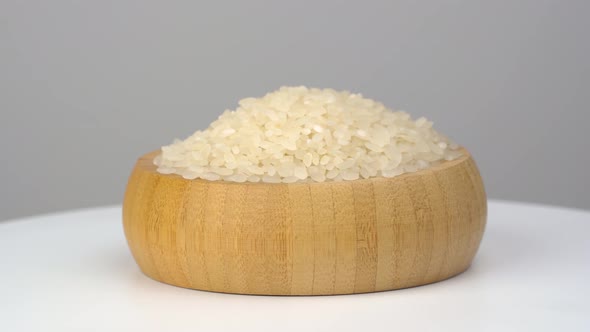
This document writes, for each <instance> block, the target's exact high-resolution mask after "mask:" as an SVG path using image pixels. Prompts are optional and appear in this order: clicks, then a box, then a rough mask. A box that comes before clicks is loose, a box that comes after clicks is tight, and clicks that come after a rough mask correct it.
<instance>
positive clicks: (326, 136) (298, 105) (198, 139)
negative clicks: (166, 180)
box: [154, 87, 461, 183]
mask: <svg viewBox="0 0 590 332" xmlns="http://www.w3.org/2000/svg"><path fill="white" fill-rule="evenodd" d="M459 156H461V152H460V150H459V149H458V147H457V145H455V144H454V143H452V142H451V141H450V140H449V139H448V138H446V137H444V136H443V135H441V134H439V133H437V132H436V131H435V130H434V129H433V128H432V122H430V121H428V120H426V119H425V118H419V119H417V120H416V121H414V120H412V119H411V118H410V116H409V115H408V114H407V113H405V112H401V111H398V112H394V111H392V110H390V109H387V108H386V107H385V106H384V105H383V104H381V103H379V102H376V101H374V100H371V99H367V98H363V97H362V96H361V95H360V94H351V93H349V92H347V91H335V90H332V89H309V88H306V87H282V88H280V89H279V90H277V91H274V92H271V93H269V94H267V95H266V96H264V97H262V98H246V99H242V100H240V102H239V107H238V108H237V109H236V110H234V111H229V110H228V111H225V112H224V113H223V114H222V115H221V116H220V117H219V118H218V119H217V120H216V121H215V122H213V123H212V124H211V125H210V126H209V128H207V129H205V130H203V131H197V132H196V133H194V134H193V135H192V136H190V137H189V138H187V139H185V140H184V141H180V140H176V141H175V142H174V143H173V144H171V145H168V146H164V147H162V153H161V154H160V155H159V156H157V157H156V158H155V159H154V164H155V165H157V166H158V172H160V173H163V174H178V175H181V176H182V177H184V178H186V179H196V178H201V179H205V180H210V181H216V180H224V181H232V182H246V181H248V182H260V181H262V182H270V183H279V182H284V183H293V182H306V181H315V182H323V181H341V180H356V179H359V178H364V179H366V178H371V177H387V178H390V177H394V176H397V175H400V174H403V173H407V172H416V171H417V170H420V169H425V168H428V167H430V166H431V165H433V164H436V163H440V162H442V161H444V160H452V159H456V158H458V157H459Z"/></svg>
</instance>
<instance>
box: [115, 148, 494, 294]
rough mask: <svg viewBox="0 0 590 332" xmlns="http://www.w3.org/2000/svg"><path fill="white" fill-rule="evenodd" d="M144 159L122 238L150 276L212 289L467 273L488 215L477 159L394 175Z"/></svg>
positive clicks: (418, 280)
mask: <svg viewBox="0 0 590 332" xmlns="http://www.w3.org/2000/svg"><path fill="white" fill-rule="evenodd" d="M157 153H158V152H152V153H149V154H147V155H145V156H143V157H141V158H140V159H139V160H138V162H137V164H136V166H135V169H134V170H133V172H132V174H131V176H130V179H129V183H128V186H127V192H126V194H125V201H124V204H123V223H124V229H125V235H126V237H127V241H128V244H129V247H130V249H131V252H132V253H133V257H134V258H135V260H136V261H137V264H138V265H139V267H140V268H141V270H142V271H143V272H144V273H145V274H146V275H148V276H149V277H151V278H153V279H155V280H158V281H161V282H164V283H168V284H172V285H176V286H180V287H186V288H194V289H200V290H207V291H215V292H224V293H241V294H265V295H329V294H351V293H366V292H376V291H384V290H392V289H398V288H405V287H412V286H417V285H423V284H428V283H432V282H436V281H440V280H444V279H447V278H450V277H452V276H455V275H457V274H459V273H461V272H463V271H465V270H466V269H467V268H468V267H469V265H470V264H471V261H472V260H473V257H474V256H475V253H476V251H477V249H478V247H479V244H480V241H481V239H482V236H483V232H484V227H485V224H486V214H487V205H486V195H485V192H484V187H483V183H482V180H481V177H480V175H479V172H478V170H477V166H476V165H475V162H474V161H473V159H472V158H471V156H470V155H469V153H468V152H467V151H465V156H464V157H461V158H460V159H458V160H454V161H450V162H445V163H443V164H441V165H439V166H436V167H433V168H431V169H429V170H424V171H419V172H416V173H410V174H404V175H401V176H398V177H395V178H390V179H386V178H373V179H367V180H356V181H344V182H324V183H295V184H264V183H244V184H241V183H230V182H224V181H214V182H211V181H205V180H185V179H183V178H182V177H180V176H177V175H163V174H159V173H157V172H156V167H155V166H154V165H153V164H152V159H153V157H154V156H155V155H156V154H157Z"/></svg>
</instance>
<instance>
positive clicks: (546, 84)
mask: <svg viewBox="0 0 590 332" xmlns="http://www.w3.org/2000/svg"><path fill="white" fill-rule="evenodd" d="M588 13H590V1H584V0H581V1H564V0H554V1H542V0H520V1H515V0H506V1H468V0H464V1H409V0H408V1H386V0H384V1H311V0H307V1H301V0H299V1H288V2H287V1H260V0H256V1H235V2H224V1H208V2H199V1H182V2H181V1H176V2H172V1H119V0H117V1H115V0H103V1H62V0H55V1H16V0H2V2H0V112H1V113H0V150H1V160H0V170H1V171H0V219H9V218H13V217H18V216H25V215H32V214H36V213H41V212H48V211H55V210H62V209H70V208H79V207H86V206H95V205H103V204H115V203H120V202H121V199H122V196H123V192H124V188H125V184H126V181H127V176H128V174H129V171H130V170H131V168H132V166H133V163H134V161H135V159H136V158H137V157H138V156H139V155H141V154H142V153H144V152H147V151H150V150H154V149H155V148H158V147H159V146H161V145H163V144H168V143H170V142H171V141H172V140H173V139H174V138H176V137H178V138H184V137H186V136H188V135H190V134H191V133H192V132H193V131H194V130H196V129H201V128H204V127H206V126H207V124H208V123H209V122H210V121H212V120H213V119H215V118H216V117H217V116H218V115H219V114H220V113H221V112H222V111H223V110H224V109H227V108H234V107H235V106H236V102H237V100H238V99H240V98H242V97H247V96H260V95H262V94H264V93H265V92H267V91H271V90H274V89H276V88H278V87H279V86H281V85H300V84H304V85H309V86H315V87H333V88H337V89H348V90H352V91H355V92H361V93H363V94H364V95H365V96H368V97H371V98H373V99H377V100H380V101H382V102H384V103H385V104H386V105H389V106H390V107H394V108H400V109H405V110H407V111H409V112H410V113H412V114H414V115H415V116H419V115H425V116H427V117H428V118H430V119H432V120H434V122H435V126H436V128H437V129H439V130H440V131H441V132H444V133H446V134H449V135H450V136H452V137H453V138H454V139H455V140H456V141H458V142H459V143H462V144H463V145H465V146H467V147H468V148H469V149H470V150H471V151H472V152H473V154H474V155H475V157H476V160H477V161H478V163H479V165H480V168H481V171H482V173H483V176H484V179H485V183H486V186H487V190H488V194H489V196H490V197H492V198H501V199H510V200H520V201H533V202H540V203H547V204H554V205H566V206H572V207H579V208H586V209H588V208H590V198H589V197H588V194H587V190H586V189H587V188H588V187H590V176H589V175H588V170H587V167H588V165H589V162H590V159H589V154H588V152H587V149H588V144H587V132H588V129H590V125H588V122H589V120H590V115H589V114H590V113H589V109H588V105H589V100H588V99H589V95H590V94H589V92H590V91H589V90H590V88H589V87H590V65H589V60H588V59H590V42H589V40H590V37H589V36H588V29H590V23H589V21H590V17H589V14H588Z"/></svg>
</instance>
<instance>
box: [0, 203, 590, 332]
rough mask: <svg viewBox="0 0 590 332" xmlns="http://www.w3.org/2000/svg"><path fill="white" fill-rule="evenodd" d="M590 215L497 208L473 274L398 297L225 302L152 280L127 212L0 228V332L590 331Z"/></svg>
mask: <svg viewBox="0 0 590 332" xmlns="http://www.w3.org/2000/svg"><path fill="white" fill-rule="evenodd" d="M589 235H590V212H587V211H580V210H572V209H563V208H555V207H544V206H539V205H530V204H520V203H508V202H497V201H492V202H490V204H489V218H488V225H487V229H486V233H485V235H484V240H483V244H482V246H481V247H480V250H479V252H478V254H477V256H476V259H475V262H474V264H473V265H472V267H471V269H469V270H468V271H467V272H465V273H463V274H462V275H459V276H458V277H455V278H453V279H450V280H447V281H443V282H439V283H436V284H432V285H427V286H422V287H416V288H411V289H404V290H397V291H391V292H382V293H373V294H363V295H340V296H322V297H270V296H247V295H230V294H218V293H210V292H202V291H194V290H187V289H182V288H177V287H173V286H169V285H165V284H161V283H159V282H156V281H153V280H151V279H149V278H147V277H145V276H144V275H143V274H141V272H140V271H139V269H138V268H137V266H136V265H135V262H134V261H133V259H132V257H131V255H130V253H129V250H128V249H127V245H126V242H125V238H124V236H123V230H122V225H121V208H120V207H108V208H97V209H88V210H80V211H72V212H66V213H58V214H51V215H44V216H38V217H32V218H27V219H20V220H14V221H8V222H0V331H6V332H9V331H60V332H65V331H171V332H173V331H230V330H241V331H339V332H341V331H413V330H418V331H455V332H456V331H590V286H589V283H590V242H589Z"/></svg>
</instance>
